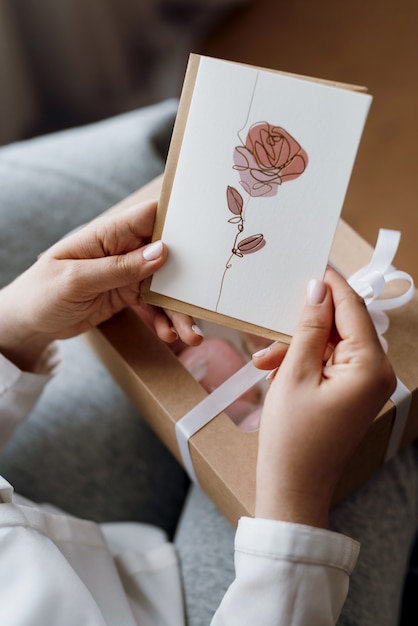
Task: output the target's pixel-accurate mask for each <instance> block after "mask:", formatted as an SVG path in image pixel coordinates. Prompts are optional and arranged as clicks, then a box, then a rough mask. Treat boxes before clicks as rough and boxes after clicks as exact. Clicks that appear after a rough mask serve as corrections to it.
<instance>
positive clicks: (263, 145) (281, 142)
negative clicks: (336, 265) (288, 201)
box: [215, 122, 308, 311]
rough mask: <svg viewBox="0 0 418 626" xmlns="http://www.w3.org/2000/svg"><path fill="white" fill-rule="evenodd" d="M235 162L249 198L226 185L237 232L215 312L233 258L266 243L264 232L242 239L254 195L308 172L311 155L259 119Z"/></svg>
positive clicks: (270, 191)
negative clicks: (309, 156) (247, 212)
mask: <svg viewBox="0 0 418 626" xmlns="http://www.w3.org/2000/svg"><path fill="white" fill-rule="evenodd" d="M239 136H240V135H239V133H238V137H239ZM233 162H234V165H233V169H234V170H236V171H238V172H239V177H240V181H241V185H242V187H243V188H244V189H245V191H246V192H247V194H248V195H249V196H250V198H247V199H246V201H244V198H243V197H242V195H241V194H240V192H239V191H238V189H236V187H233V186H232V185H228V186H227V189H226V202H227V206H228V209H229V211H230V213H232V217H230V218H229V220H228V223H229V224H233V225H234V226H235V227H236V233H235V237H234V240H233V244H232V247H231V250H230V254H229V257H228V259H227V261H226V263H225V269H224V271H223V274H222V280H221V285H220V289H219V294H218V300H217V302H216V309H215V310H216V311H217V310H218V306H219V302H220V299H221V295H222V290H223V285H224V281H225V276H226V273H227V271H228V270H229V269H231V267H232V259H233V258H234V257H235V258H243V257H244V256H246V255H248V254H253V253H254V252H258V251H259V250H261V249H262V248H264V246H265V245H266V239H265V238H264V235H263V233H256V234H254V235H250V236H247V237H244V238H242V237H243V233H244V230H245V211H246V209H248V205H249V201H250V199H251V197H253V198H257V197H262V196H264V197H269V196H275V195H276V193H277V190H278V187H279V185H281V184H282V183H285V182H287V181H289V180H293V179H294V178H297V177H298V176H300V175H301V174H302V173H303V172H304V171H305V169H306V166H307V164H308V155H307V154H306V152H305V150H304V149H303V148H302V146H301V145H300V144H299V143H298V142H297V141H296V139H294V138H293V137H292V135H290V134H289V133H288V132H287V131H286V130H284V129H283V128H280V126H273V124H269V123H268V122H257V123H256V124H253V125H252V126H251V127H250V129H249V131H248V134H247V139H246V140H245V144H244V145H240V146H236V147H235V149H234V155H233Z"/></svg>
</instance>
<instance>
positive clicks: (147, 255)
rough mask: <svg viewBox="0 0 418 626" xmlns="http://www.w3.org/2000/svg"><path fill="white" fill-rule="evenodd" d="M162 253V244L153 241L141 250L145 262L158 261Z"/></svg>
mask: <svg viewBox="0 0 418 626" xmlns="http://www.w3.org/2000/svg"><path fill="white" fill-rule="evenodd" d="M162 251H163V244H162V242H161V241H154V243H150V245H149V246H147V247H146V248H144V249H143V251H142V256H143V257H144V259H145V260H146V261H155V259H158V258H159V257H160V256H161V254H162Z"/></svg>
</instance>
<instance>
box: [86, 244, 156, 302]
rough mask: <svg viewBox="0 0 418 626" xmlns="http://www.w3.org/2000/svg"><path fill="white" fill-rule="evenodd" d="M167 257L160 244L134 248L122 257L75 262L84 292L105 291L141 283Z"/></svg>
mask: <svg viewBox="0 0 418 626" xmlns="http://www.w3.org/2000/svg"><path fill="white" fill-rule="evenodd" d="M166 258H167V249H166V247H165V246H164V244H163V243H162V242H161V241H154V242H153V243H151V244H148V245H147V246H144V247H141V248H137V249H136V250H132V251H130V252H127V253H126V254H117V255H112V256H108V257H101V258H96V259H85V260H81V261H77V262H78V263H79V264H80V267H79V276H82V281H83V286H84V289H85V290H86V291H91V292H105V291H110V290H112V289H120V288H122V287H125V286H126V285H130V284H133V283H138V284H139V283H141V282H142V281H143V280H144V279H145V278H148V277H149V276H151V275H152V274H153V273H154V272H156V271H157V270H158V269H159V268H160V267H161V266H162V265H163V263H164V261H165V260H166Z"/></svg>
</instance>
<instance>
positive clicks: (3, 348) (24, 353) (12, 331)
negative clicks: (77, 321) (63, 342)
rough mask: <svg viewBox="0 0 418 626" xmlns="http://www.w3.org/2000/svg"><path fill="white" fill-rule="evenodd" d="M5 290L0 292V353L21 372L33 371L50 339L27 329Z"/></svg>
mask: <svg viewBox="0 0 418 626" xmlns="http://www.w3.org/2000/svg"><path fill="white" fill-rule="evenodd" d="M11 299H12V300H13V298H10V297H9V293H8V292H7V288H6V289H3V290H1V291H0V311H1V315H0V353H1V354H3V356H5V357H6V358H7V359H9V361H11V362H12V363H14V364H15V365H16V366H17V367H19V368H20V369H21V370H23V371H29V372H30V371H33V370H34V368H35V367H36V364H37V362H38V361H39V359H40V357H41V355H42V353H43V352H44V351H45V349H46V348H47V347H48V346H49V345H50V343H51V341H52V340H51V338H50V337H48V336H47V335H44V334H42V333H37V332H36V331H34V330H33V329H31V328H29V327H27V326H26V325H25V324H24V323H23V322H22V321H21V320H20V319H19V314H18V311H17V306H18V305H17V304H16V303H14V302H11V301H10V300H11Z"/></svg>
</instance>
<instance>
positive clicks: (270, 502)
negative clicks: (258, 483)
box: [255, 488, 330, 528]
mask: <svg viewBox="0 0 418 626" xmlns="http://www.w3.org/2000/svg"><path fill="white" fill-rule="evenodd" d="M329 506H330V504H329V501H328V500H327V499H322V498H319V497H317V496H316V495H315V494H307V493H306V492H305V491H304V492H303V493H302V492H297V491H295V492H291V491H289V490H286V491H278V492H273V490H272V489H270V488H267V489H265V490H263V489H260V488H257V496H256V504H255V517H260V518H263V519H274V520H280V521H282V522H292V523H294V524H305V525H307V526H316V527H318V528H327V527H328V513H329Z"/></svg>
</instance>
